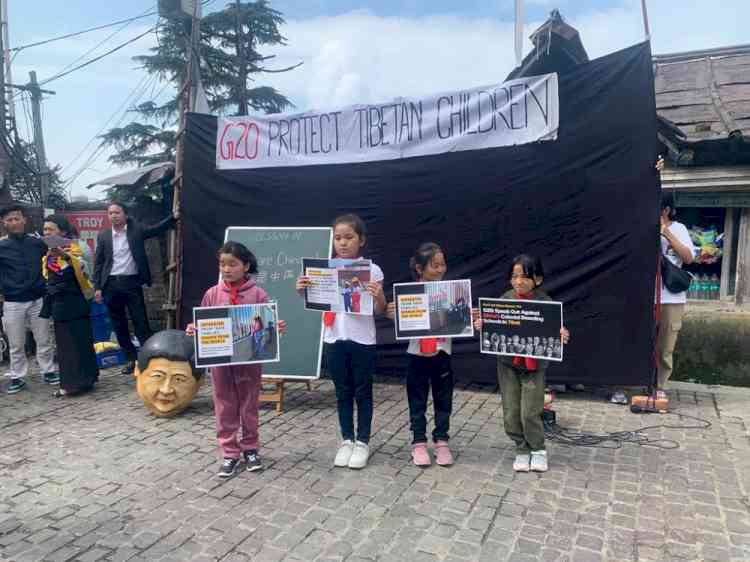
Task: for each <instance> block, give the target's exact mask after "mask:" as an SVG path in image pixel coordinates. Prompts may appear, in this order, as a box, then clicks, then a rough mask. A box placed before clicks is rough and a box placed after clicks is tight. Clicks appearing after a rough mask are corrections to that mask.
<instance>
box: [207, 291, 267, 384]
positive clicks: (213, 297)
mask: <svg viewBox="0 0 750 562" xmlns="http://www.w3.org/2000/svg"><path fill="white" fill-rule="evenodd" d="M230 294H231V293H230V291H229V287H227V286H226V284H225V283H224V282H223V281H222V282H221V283H219V284H218V285H214V286H213V287H211V288H210V289H209V290H208V291H206V294H205V295H203V300H202V301H201V306H231V305H232V303H231V302H230V300H229V297H230ZM237 297H238V299H239V303H238V304H261V303H264V302H268V293H266V292H265V291H264V290H263V289H261V288H260V287H258V286H257V285H256V284H255V281H254V280H253V279H248V280H247V281H246V282H245V283H244V284H243V285H242V286H241V287H240V290H239V293H238V295H237ZM261 369H262V367H261V365H257V364H256V365H237V366H235V367H211V373H212V374H213V376H222V375H224V374H226V375H229V374H230V373H232V372H235V373H236V372H238V371H242V372H247V373H250V374H255V375H258V376H259V375H260V373H261ZM259 380H260V379H259Z"/></svg>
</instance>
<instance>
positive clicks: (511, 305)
mask: <svg viewBox="0 0 750 562" xmlns="http://www.w3.org/2000/svg"><path fill="white" fill-rule="evenodd" d="M479 313H480V315H481V318H482V333H481V338H480V339H481V343H480V345H481V349H480V351H481V352H482V353H489V354H492V355H510V356H514V357H532V358H534V359H546V360H548V361H562V360H563V345H562V342H561V340H560V328H562V325H563V321H562V318H563V317H562V314H563V312H562V303H561V302H554V301H532V300H509V299H479Z"/></svg>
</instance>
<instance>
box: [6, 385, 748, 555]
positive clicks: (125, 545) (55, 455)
mask: <svg viewBox="0 0 750 562" xmlns="http://www.w3.org/2000/svg"><path fill="white" fill-rule="evenodd" d="M289 388H290V390H289V391H288V395H287V397H288V400H287V403H286V411H285V412H284V413H283V414H280V415H279V414H276V413H275V412H274V411H273V410H272V408H271V407H270V406H264V407H263V411H262V415H261V423H262V426H261V438H262V441H263V448H262V455H263V458H264V461H265V465H266V470H265V471H264V472H262V473H254V474H250V473H247V472H241V473H239V474H238V475H237V476H236V477H235V478H233V479H231V480H229V481H226V482H223V481H219V480H218V479H217V478H216V477H215V476H214V474H215V472H216V469H217V468H218V455H217V451H216V448H215V442H214V425H213V417H212V407H211V401H210V392H209V389H208V388H204V389H203V390H202V391H201V393H200V394H199V396H198V397H197V398H196V400H195V402H194V405H193V406H192V407H191V409H190V410H188V411H187V412H186V413H185V414H184V415H182V416H181V417H179V418H176V419H172V420H159V419H155V418H153V417H151V416H149V415H148V414H147V413H146V410H145V409H144V408H143V406H142V405H141V403H140V402H139V400H138V397H137V396H136V394H135V391H134V389H133V382H132V377H126V376H122V375H119V374H115V373H114V372H106V373H104V375H103V378H102V381H101V383H100V385H99V388H98V390H97V391H96V392H95V393H94V394H92V395H89V396H86V397H81V398H77V399H70V400H60V399H57V400H56V399H53V398H51V397H50V388H49V387H46V386H44V385H42V384H41V382H40V381H39V377H38V376H35V377H32V380H31V381H30V384H29V388H28V389H27V390H25V391H24V392H22V393H21V394H18V395H15V396H7V395H5V394H2V395H1V396H0V559H2V560H3V561H13V562H25V561H33V560H49V561H58V562H62V561H66V560H77V561H81V562H93V561H97V560H108V561H112V562H124V561H126V560H130V561H139V562H140V561H144V560H148V561H151V560H161V561H165V562H167V561H168V562H183V561H189V560H194V561H210V560H222V561H226V562H241V561H246V560H256V561H275V560H289V561H292V560H299V561H309V560H321V561H322V560H326V561H328V560H331V561H333V560H346V561H347V562H355V561H361V560H387V561H390V560H394V561H399V560H409V561H413V562H420V561H432V560H445V561H459V560H461V561H466V560H481V561H492V562H496V561H503V560H512V561H519V562H520V561H532V560H545V561H553V560H561V561H562V560H567V561H576V562H577V561H581V562H589V561H592V562H593V561H599V560H601V561H609V562H615V561H626V560H631V561H632V560H640V561H646V560H648V561H666V560H689V561H697V560H705V561H709V560H711V561H714V560H715V561H722V560H736V561H740V560H743V561H744V560H750V515H749V513H750V499H749V498H748V489H749V488H750V441H749V439H748V427H749V426H748V424H749V423H750V419H748V417H747V411H748V408H747V404H748V394H747V393H746V392H745V393H744V394H743V393H742V392H740V391H729V392H719V391H714V390H710V389H705V387H704V388H701V387H697V386H695V385H693V386H686V385H681V386H680V388H679V390H677V391H676V394H677V400H676V401H673V402H674V403H675V405H676V406H677V408H678V409H679V410H680V411H681V412H684V413H687V414H691V415H695V416H699V417H702V418H705V419H707V420H709V421H710V422H711V423H712V425H711V427H710V428H708V429H666V428H665V429H655V430H649V431H648V435H649V437H650V438H664V439H674V440H676V441H677V442H679V445H680V447H679V449H677V450H660V449H655V448H649V447H639V446H636V445H625V446H623V447H622V448H620V449H616V450H613V449H600V448H581V447H575V448H573V447H566V446H562V445H557V444H555V443H550V444H549V453H550V472H548V473H546V474H544V475H539V474H533V473H532V474H514V473H513V472H512V471H511V468H510V466H511V458H512V456H513V450H512V448H511V445H510V442H509V440H508V439H507V437H506V436H505V435H504V433H503V432H502V430H501V404H500V397H499V396H498V395H497V394H496V393H495V392H491V390H492V389H484V390H483V389H477V388H474V389H466V388H464V389H459V390H457V391H456V396H455V413H454V416H453V420H452V426H453V427H452V433H453V439H452V444H453V448H454V451H455V452H456V457H457V459H456V461H457V462H456V465H455V466H453V467H452V468H447V469H446V468H440V467H436V466H434V467H432V468H429V469H426V470H420V469H417V468H415V467H414V466H412V465H411V464H410V459H409V442H410V439H409V437H410V436H409V431H408V418H407V404H406V400H405V391H404V388H403V386H401V385H399V384H397V383H396V381H395V380H391V381H390V382H389V381H388V380H385V381H381V382H378V384H377V385H376V388H375V396H376V412H375V421H374V431H375V433H374V435H373V440H372V448H373V450H374V454H373V456H372V459H371V462H370V466H369V467H368V468H367V469H365V470H362V471H359V472H356V471H350V470H348V469H334V468H333V467H332V458H333V454H334V450H335V447H336V446H337V444H338V439H339V438H338V435H337V421H336V411H335V400H334V392H333V387H332V385H331V384H330V382H328V381H319V382H315V383H313V387H312V389H311V390H307V388H306V387H305V385H303V384H293V385H290V387H289ZM556 406H557V408H556V409H557V411H558V418H559V422H560V423H561V424H562V425H564V426H566V427H571V428H579V429H580V428H585V429H586V430H589V431H616V430H634V429H638V428H639V427H642V426H645V425H652V424H656V423H662V422H663V423H671V424H674V425H677V424H679V423H689V422H687V421H682V422H680V420H679V419H678V418H677V417H676V416H638V415H634V414H631V413H630V412H629V411H628V410H627V409H626V408H624V407H618V406H614V405H610V404H608V403H606V402H605V401H603V400H602V399H596V400H595V399H592V397H591V396H590V395H584V394H573V395H570V394H568V395H565V396H564V397H562V398H561V399H560V400H558V402H557V403H556Z"/></svg>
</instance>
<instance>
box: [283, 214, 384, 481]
mask: <svg viewBox="0 0 750 562" xmlns="http://www.w3.org/2000/svg"><path fill="white" fill-rule="evenodd" d="M364 245H365V225H364V223H363V222H362V219H360V218H359V217H358V216H357V215H343V216H341V217H338V218H337V219H336V220H335V221H334V222H333V249H334V251H335V253H336V257H337V258H343V259H361V254H360V251H361V249H362V247H363V246H364ZM370 273H371V279H370V282H369V283H368V284H367V285H366V286H365V288H366V290H367V292H368V293H370V295H372V298H373V308H374V312H375V314H382V313H383V312H384V310H385V305H386V303H385V295H384V294H383V271H382V270H381V269H380V268H379V267H378V266H377V265H375V264H374V263H373V264H372V266H371V269H370ZM309 285H310V280H309V278H307V277H305V276H302V277H300V278H299V279H298V280H297V291H298V292H300V293H302V292H304V290H305V288H306V287H308V286H309ZM323 321H324V331H323V341H324V342H325V344H326V345H325V352H326V365H327V367H328V373H329V374H330V375H331V378H332V379H333V384H334V386H335V387H336V404H337V407H338V414H339V425H340V426H341V437H342V439H343V442H342V443H341V445H340V447H339V449H338V451H337V453H336V457H335V459H334V466H338V467H349V468H354V469H359V468H364V467H365V466H367V461H368V459H369V457H370V447H369V442H370V433H371V428H372V410H373V399H372V378H373V375H374V374H375V355H376V352H375V318H374V316H365V315H360V314H348V313H342V314H334V313H332V312H326V313H325V314H324V316H323ZM355 404H356V405H357V430H356V433H355V430H354V405H355Z"/></svg>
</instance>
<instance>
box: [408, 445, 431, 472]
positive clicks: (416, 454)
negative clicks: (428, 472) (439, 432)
mask: <svg viewBox="0 0 750 562" xmlns="http://www.w3.org/2000/svg"><path fill="white" fill-rule="evenodd" d="M411 458H412V460H413V461H414V464H415V465H417V466H419V467H421V468H426V467H428V466H430V464H432V460H430V453H429V451H427V444H426V443H414V445H412V446H411Z"/></svg>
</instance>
